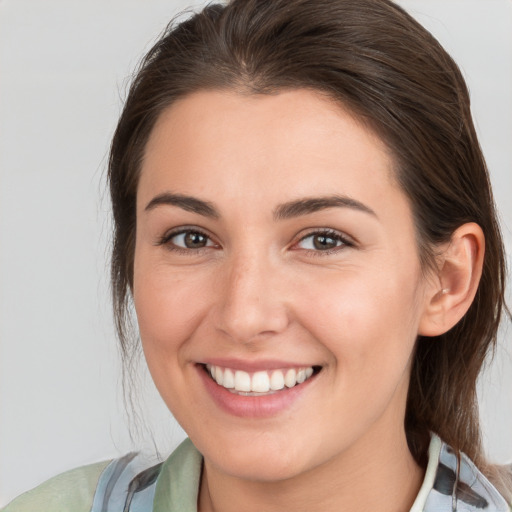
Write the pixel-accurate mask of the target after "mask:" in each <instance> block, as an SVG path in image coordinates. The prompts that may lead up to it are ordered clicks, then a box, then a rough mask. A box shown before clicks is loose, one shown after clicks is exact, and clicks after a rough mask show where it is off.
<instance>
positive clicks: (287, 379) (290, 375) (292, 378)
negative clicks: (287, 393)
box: [284, 368, 297, 388]
mask: <svg viewBox="0 0 512 512" xmlns="http://www.w3.org/2000/svg"><path fill="white" fill-rule="evenodd" d="M284 383H285V385H286V387H287V388H293V386H295V384H296V383H297V372H296V371H295V370H294V369H293V368H290V369H289V370H288V371H287V372H286V375H285V376H284Z"/></svg>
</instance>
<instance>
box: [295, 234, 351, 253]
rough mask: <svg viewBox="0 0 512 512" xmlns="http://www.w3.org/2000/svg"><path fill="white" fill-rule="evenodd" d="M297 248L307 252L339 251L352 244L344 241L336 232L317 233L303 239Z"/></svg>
mask: <svg viewBox="0 0 512 512" xmlns="http://www.w3.org/2000/svg"><path fill="white" fill-rule="evenodd" d="M297 246H298V247H299V248H300V249H306V250H307V251H324V252H325V251H329V250H333V249H341V248H343V247H344V246H352V243H351V242H349V241H348V240H346V239H345V238H344V237H343V236H342V235H341V233H338V232H336V231H332V232H331V231H327V232H323V231H319V232H317V233H310V234H309V235H307V236H305V237H303V238H302V239H301V240H300V241H299V243H298V244H297Z"/></svg>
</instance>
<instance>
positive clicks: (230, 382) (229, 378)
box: [222, 368, 235, 389]
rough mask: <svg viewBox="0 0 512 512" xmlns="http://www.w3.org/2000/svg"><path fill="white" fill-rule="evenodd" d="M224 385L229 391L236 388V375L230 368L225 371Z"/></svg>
mask: <svg viewBox="0 0 512 512" xmlns="http://www.w3.org/2000/svg"><path fill="white" fill-rule="evenodd" d="M222 385H223V386H224V387H225V388H227V389H233V388H234V387H235V374H234V373H233V372H232V371H231V370H230V369H229V368H226V369H225V370H224V381H223V382H222Z"/></svg>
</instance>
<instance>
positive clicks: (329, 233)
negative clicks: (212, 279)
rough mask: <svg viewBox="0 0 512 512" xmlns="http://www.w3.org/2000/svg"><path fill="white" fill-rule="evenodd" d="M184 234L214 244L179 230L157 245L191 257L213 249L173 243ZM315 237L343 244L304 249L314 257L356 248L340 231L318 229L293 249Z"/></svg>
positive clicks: (194, 230) (196, 231) (198, 231)
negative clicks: (345, 248) (324, 248)
mask: <svg viewBox="0 0 512 512" xmlns="http://www.w3.org/2000/svg"><path fill="white" fill-rule="evenodd" d="M184 234H197V235H201V236H204V237H205V238H206V239H207V243H208V241H210V242H213V241H212V238H211V237H210V235H208V234H207V233H206V232H204V231H202V230H201V229H198V228H177V229H176V230H173V231H171V232H168V233H166V234H165V235H164V236H163V237H161V238H160V239H159V240H158V242H157V243H156V245H159V246H167V248H168V249H169V250H171V251H174V252H177V253H180V254H188V255H190V254H191V252H194V253H195V254H201V253H202V251H203V250H207V249H209V248H211V247H212V245H206V246H204V247H198V248H185V247H180V246H178V245H176V244H174V243H172V242H171V240H172V239H173V238H174V237H177V236H179V235H184ZM314 236H324V237H326V238H330V239H332V240H334V241H336V242H341V243H340V245H337V246H336V247H333V248H331V249H326V250H320V249H317V250H315V249H304V250H305V251H307V252H308V253H310V254H312V255H314V256H328V255H330V254H333V253H336V252H338V251H340V250H342V249H343V248H344V247H354V245H355V243H354V242H353V241H352V240H351V239H349V238H348V237H346V236H344V235H342V234H341V233H340V232H339V231H336V230H334V229H317V230H314V231H311V232H309V233H307V234H306V235H303V236H302V237H301V238H300V239H299V240H298V241H297V242H294V244H293V245H292V249H293V248H294V247H296V246H297V245H298V244H300V243H301V242H304V241H305V240H307V239H308V238H311V237H314ZM293 250H300V248H299V249H293Z"/></svg>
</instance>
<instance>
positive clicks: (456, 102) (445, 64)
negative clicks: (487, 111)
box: [109, 0, 506, 473]
mask: <svg viewBox="0 0 512 512" xmlns="http://www.w3.org/2000/svg"><path fill="white" fill-rule="evenodd" d="M225 88H228V89H232V90H236V91H239V92H240V93H242V94H269V93H275V92H277V91H280V90H284V89H290V88H311V89H314V90H317V91H321V92H323V93H325V94H327V95H328V96H329V97H331V98H332V99H333V100H334V101H338V102H340V103H341V104H343V105H344V107H345V108H348V109H349V110H350V111H351V112H352V113H353V114H354V115H355V116H356V117H357V118H358V119H360V120H361V121H362V122H364V123H365V124H366V125H367V126H369V127H370V128H371V129H373V130H374V131H375V132H376V133H377V134H378V135H379V136H380V137H381V139H382V140H383V141H384V142H385V143H386V144H387V146H388V148H389V149H390V151H391V154H392V155H393V156H394V161H395V164H396V176H397V178H398V181H399V183H400V185H401V187H402V188H403V190H404V192H405V194H406V195H407V196H408V197H409V200H410V203H411V206H412V209H413V215H414V220H415V225H416V231H417V241H418V247H419V254H420V259H421V261H422V264H423V266H424V268H427V267H429V266H432V265H433V261H434V260H433V258H434V255H435V248H436V246H438V245H439V244H440V243H443V242H447V241H448V240H449V239H450V237H451V235H452V233H453V232H454V230H455V229H456V228H457V227H459V226H460V225H462V224H464V223H466V222H476V223H478V224H479V225H480V226H481V228H482V229H483V231H484V233H485V238H486V254H485V261H484V268H483V274H482V278H481V282H480V285H479V288H478V291H477V294H476V297H475V300H474V302H473V304H472V306H471V307H470V309H469V311H468V312H467V314H466V315H465V316H464V318H463V319H462V320H461V321H460V322H459V323H458V324H457V325H456V326H455V327H454V328H453V329H451V330H450V331H449V332H447V333H446V334H443V335H442V336H439V337H437V338H423V337H419V338H418V340H417V344H416V350H415V357H414V363H413V368H412V375H411V381H410V389H409V396H408V402H407V411H406V418H405V428H406V433H407V438H408V443H409V447H410V449H411V452H412V453H413V455H414V457H415V458H416V460H417V461H418V462H419V463H420V464H422V465H424V464H425V459H426V454H427V445H428V441H429V432H430V431H434V432H436V433H437V434H439V435H440V437H441V438H442V439H443V440H445V441H446V442H447V443H449V444H450V445H451V446H452V447H453V448H454V449H456V450H460V451H463V452H465V453H466V454H467V455H469V456H470V457H471V458H472V459H473V460H474V461H475V462H476V464H477V465H480V467H482V468H483V469H484V470H485V460H484V457H483V454H482V449H481V441H480V429H479V420H478V410H477V396H476V381H477V377H478V374H479V372H480V369H481V368H482V365H483V363H484V360H485V358H486V355H487V353H488V352H489V349H490V348H492V347H494V344H495V341H496V333H497V329H498V325H499V322H500V316H501V313H502V311H503V309H504V286H505V275H506V270H505V258H504V250H503V245H502V240H501V235H500V231H499V227H498V224H497V221H496V214H495V208H494V203H493V198H492V193H491V188H490V183H489V176H488V173H487V169H486V165H485V162H484V158H483V155H482V152H481V149H480V146H479V143H478V140H477V136H476V133H475V129H474V126H473V122H472V119H471V113H470V100H469V94H468V90H467V88H466V85H465V82H464V80H463V78H462V75H461V73H460V70H459V69H458V67H457V65H456V64H455V62H454V61H453V60H452V59H451V58H450V56H449V55H448V54H447V53H446V52H445V51H444V49H443V48H442V47H441V45H440V44H439V43H438V41H437V40H436V39H435V38H434V37H433V36H432V35H431V34H430V33H429V32H428V31H427V30H425V29H424V28H423V27H422V26H421V25H420V24H418V23H417V22H416V21H415V20H414V19H412V18H411V17H410V16H409V15H408V14H407V13H406V12H405V11H404V10H403V9H401V8H400V7H398V6H397V5H395V4H394V3H392V2H391V1H389V0H233V1H232V2H230V3H229V4H228V5H227V6H223V5H218V4H215V5H209V6H208V7H206V8H205V9H204V10H202V11H201V12H200V13H198V14H196V15H194V16H192V17H191V18H189V19H187V20H186V21H184V22H182V23H180V24H171V25H170V26H169V27H168V28H167V30H166V32H165V34H164V35H163V37H162V38H161V39H160V40H159V41H158V42H157V43H156V45H155V46H154V47H153V48H152V49H151V50H150V52H149V53H148V54H147V56H146V57H145V59H144V60H143V62H142V64H141V67H140V69H139V71H138V73H137V75H136V76H135V78H134V81H133V83H132V86H131V89H130V92H129V95H128V98H127V101H126V104H125V107H124V110H123V113H122V115H121V118H120V120H119V124H118V126H117V130H116V133H115V136H114V139H113V142H112V147H111V154H110V162H109V163H110V167H109V180H110V191H111V196H112V205H113V214H114V221H115V238H114V245H113V257H112V286H113V299H114V308H115V314H116V321H117V328H118V333H119V337H120V340H121V344H122V347H123V350H124V352H125V355H126V354H128V353H129V352H130V347H133V346H134V343H133V341H131V340H130V338H129V336H128V331H127V327H126V326H127V321H128V318H129V315H128V308H129V304H130V295H131V294H130V287H131V284H132V276H133V259H134V239H135V220H136V219H135V200H136V193H137V181H138V175H139V171H140V166H141V161H142V158H143V154H144V148H145V145H146V142H147V140H148V137H149V134H150V132H151V130H152V128H153V126H154V124H155V121H156V120H157V118H158V117H159V115H160V114H161V113H162V111H163V110H164V109H165V108H166V107H168V106H169V105H170V104H172V103H173V102H174V101H175V100H176V99H177V98H181V97H183V96H185V95H188V94H191V93H192V92H194V91H198V90H204V89H225ZM490 471H491V470H490V469H489V471H488V473H490Z"/></svg>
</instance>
